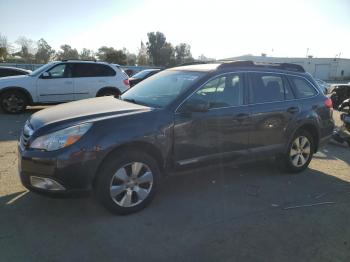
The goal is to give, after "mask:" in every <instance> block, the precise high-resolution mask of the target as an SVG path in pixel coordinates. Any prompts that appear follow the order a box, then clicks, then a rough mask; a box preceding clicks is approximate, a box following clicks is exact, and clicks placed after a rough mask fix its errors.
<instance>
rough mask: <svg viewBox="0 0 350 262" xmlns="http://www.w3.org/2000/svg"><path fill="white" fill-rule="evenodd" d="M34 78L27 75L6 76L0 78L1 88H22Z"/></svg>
mask: <svg viewBox="0 0 350 262" xmlns="http://www.w3.org/2000/svg"><path fill="white" fill-rule="evenodd" d="M32 79H33V78H32V77H31V76H27V75H20V76H6V77H1V78H0V88H2V87H8V86H22V85H23V83H28V81H31V80H32Z"/></svg>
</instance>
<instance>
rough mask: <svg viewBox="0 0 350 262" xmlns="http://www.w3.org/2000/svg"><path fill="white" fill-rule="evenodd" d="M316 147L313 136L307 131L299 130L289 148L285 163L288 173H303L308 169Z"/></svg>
mask: <svg viewBox="0 0 350 262" xmlns="http://www.w3.org/2000/svg"><path fill="white" fill-rule="evenodd" d="M314 149H315V145H314V139H313V137H312V135H311V134H310V133H309V132H307V131H306V130H299V131H297V132H296V134H295V135H294V137H293V139H292V141H291V143H290V144H289V146H288V150H287V153H286V155H285V156H284V163H285V167H286V169H287V171H289V172H293V173H296V172H301V171H303V170H304V169H305V168H307V167H308V165H309V164H310V161H311V159H312V156H313V153H314Z"/></svg>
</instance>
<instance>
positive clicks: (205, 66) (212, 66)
mask: <svg viewBox="0 0 350 262" xmlns="http://www.w3.org/2000/svg"><path fill="white" fill-rule="evenodd" d="M219 65H220V64H219V63H217V64H195V65H186V66H178V67H172V68H170V69H168V70H176V71H178V70H181V71H201V72H210V71H213V70H215V69H217V68H218V66H219Z"/></svg>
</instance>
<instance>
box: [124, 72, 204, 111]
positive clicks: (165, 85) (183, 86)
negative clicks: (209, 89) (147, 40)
mask: <svg viewBox="0 0 350 262" xmlns="http://www.w3.org/2000/svg"><path fill="white" fill-rule="evenodd" d="M203 74H204V73H203V72H188V71H163V72H160V73H158V74H156V75H154V76H152V77H150V78H147V79H146V80H144V81H142V82H141V83H139V84H137V85H136V86H134V87H133V88H131V89H129V90H128V91H127V92H125V93H124V94H123V95H122V96H121V99H123V100H127V101H131V102H134V103H137V104H143V105H147V106H152V107H165V106H167V105H169V104H170V103H171V102H172V101H174V100H175V99H176V98H177V97H178V96H179V95H180V94H181V93H183V92H184V91H185V90H187V88H188V87H189V86H191V85H192V84H193V83H194V82H195V81H197V80H198V79H199V77H201V76H202V75H203Z"/></svg>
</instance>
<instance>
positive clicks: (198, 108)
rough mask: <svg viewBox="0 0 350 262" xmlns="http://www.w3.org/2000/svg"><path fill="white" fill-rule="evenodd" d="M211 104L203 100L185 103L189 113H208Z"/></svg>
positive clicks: (191, 100)
mask: <svg viewBox="0 0 350 262" xmlns="http://www.w3.org/2000/svg"><path fill="white" fill-rule="evenodd" d="M208 110H209V102H207V101H204V100H201V99H190V100H188V101H187V102H186V103H185V111H188V112H207V111H208Z"/></svg>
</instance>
